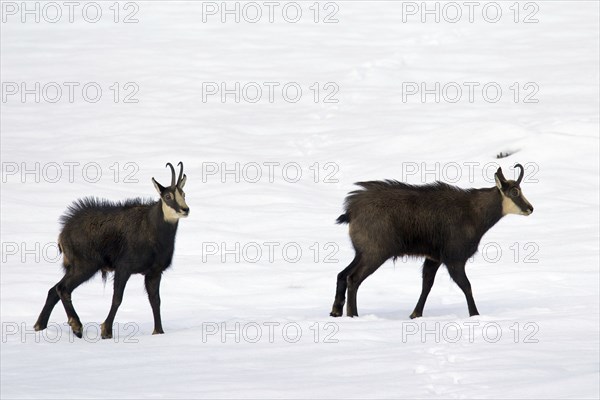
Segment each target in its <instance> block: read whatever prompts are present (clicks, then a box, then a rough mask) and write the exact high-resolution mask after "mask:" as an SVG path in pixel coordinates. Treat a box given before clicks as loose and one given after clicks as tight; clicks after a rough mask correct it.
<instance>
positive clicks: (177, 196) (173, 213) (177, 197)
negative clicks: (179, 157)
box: [152, 162, 190, 222]
mask: <svg viewBox="0 0 600 400" xmlns="http://www.w3.org/2000/svg"><path fill="white" fill-rule="evenodd" d="M177 166H179V167H180V169H179V178H178V179H177V182H175V168H174V167H173V164H171V163H167V165H166V167H170V168H171V186H167V187H164V186H162V185H161V184H160V183H158V182H156V180H155V179H154V178H152V183H153V184H154V187H155V188H156V191H157V192H158V194H159V195H160V200H161V202H162V210H163V214H164V217H165V221H167V222H177V220H178V219H179V218H185V217H187V216H188V214H189V213H190V208H189V207H188V205H187V204H186V202H185V193H184V192H183V186H184V185H185V181H186V179H187V176H185V174H184V173H183V163H182V162H179V164H177Z"/></svg>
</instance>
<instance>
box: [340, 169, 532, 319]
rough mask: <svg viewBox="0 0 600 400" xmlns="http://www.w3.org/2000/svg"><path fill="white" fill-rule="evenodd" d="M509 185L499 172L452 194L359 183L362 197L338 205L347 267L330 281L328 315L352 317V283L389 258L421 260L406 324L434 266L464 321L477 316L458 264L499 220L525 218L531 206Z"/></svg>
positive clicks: (435, 187) (436, 187)
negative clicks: (455, 293)
mask: <svg viewBox="0 0 600 400" xmlns="http://www.w3.org/2000/svg"><path fill="white" fill-rule="evenodd" d="M516 167H518V168H520V169H521V173H520V174H519V178H518V179H517V180H516V181H513V180H506V179H505V178H504V175H503V174H502V169H501V168H498V171H497V172H496V174H495V179H496V186H494V187H492V188H485V189H460V188H457V187H455V186H450V185H447V184H445V183H441V182H436V183H433V184H430V185H424V186H413V185H408V184H405V183H401V182H397V181H372V182H359V183H357V185H358V186H361V187H362V188H363V189H362V190H356V191H353V192H351V193H350V194H349V195H348V197H347V198H346V204H345V208H346V212H345V214H342V215H341V216H340V217H339V218H338V219H337V222H338V223H340V224H342V223H349V224H350V228H349V231H350V239H351V240H352V245H353V246H354V250H355V252H356V254H355V257H354V260H352V262H351V263H350V265H348V267H346V269H344V270H343V271H342V272H340V273H339V274H338V276H337V290H336V294H335V301H334V303H333V309H332V310H331V314H330V315H331V316H333V317H339V316H341V315H342V313H343V307H344V302H345V300H346V299H345V295H346V290H347V291H348V304H347V306H346V314H347V315H348V316H349V317H355V316H358V310H357V308H356V292H357V291H358V288H359V286H360V284H361V283H362V282H363V281H364V280H365V279H366V278H367V277H368V276H369V275H371V274H372V273H373V272H375V271H376V270H377V268H379V267H380V266H381V265H382V264H383V263H384V262H385V261H386V260H388V259H390V258H392V257H400V256H403V255H409V256H424V257H425V262H424V264H423V287H422V291H421V296H420V298H419V301H418V302H417V306H416V307H415V310H414V311H413V313H412V314H411V315H410V317H411V318H416V317H420V316H421V315H422V314H423V307H424V306H425V300H427V295H428V294H429V291H430V290H431V287H432V286H433V281H434V278H435V274H436V272H437V270H438V268H439V267H440V265H441V264H445V265H446V267H447V268H448V272H449V273H450V276H451V277H452V279H453V280H454V282H456V284H457V285H458V286H459V287H460V288H461V290H462V291H463V292H464V294H465V296H466V298H467V304H468V306H469V314H470V315H471V316H473V315H479V313H478V311H477V307H475V301H474V300H473V294H472V292H471V284H470V283H469V279H468V278H467V275H466V273H465V263H466V262H467V260H468V259H469V257H471V256H472V255H473V254H475V252H476V251H477V246H478V245H479V241H480V240H481V237H482V236H483V235H484V234H485V233H486V232H487V231H488V230H489V229H490V228H491V227H492V226H494V224H496V222H498V221H499V220H500V218H502V217H503V216H504V215H506V214H521V215H529V214H531V213H532V212H533V206H532V205H531V204H530V203H529V202H528V201H527V199H526V198H525V197H524V196H523V193H522V192H521V187H520V186H519V185H520V183H521V180H522V179H523V174H524V169H523V166H522V165H520V164H517V165H515V168H516Z"/></svg>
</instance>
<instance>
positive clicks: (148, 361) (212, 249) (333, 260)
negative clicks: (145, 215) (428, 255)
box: [0, 1, 600, 399]
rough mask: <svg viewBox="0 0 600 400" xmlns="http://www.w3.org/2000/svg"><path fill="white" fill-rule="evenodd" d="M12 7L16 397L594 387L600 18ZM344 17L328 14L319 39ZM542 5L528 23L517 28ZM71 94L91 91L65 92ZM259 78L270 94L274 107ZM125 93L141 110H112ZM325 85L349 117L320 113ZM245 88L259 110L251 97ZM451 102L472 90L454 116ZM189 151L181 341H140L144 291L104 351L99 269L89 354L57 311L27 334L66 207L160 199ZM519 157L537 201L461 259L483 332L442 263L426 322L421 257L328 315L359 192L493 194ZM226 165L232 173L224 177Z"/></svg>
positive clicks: (544, 9) (363, 9)
mask: <svg viewBox="0 0 600 400" xmlns="http://www.w3.org/2000/svg"><path fill="white" fill-rule="evenodd" d="M7 4H13V5H16V7H21V4H22V3H20V2H15V3H11V2H3V3H2V7H3V9H2V10H3V18H5V19H6V20H4V19H3V22H2V24H1V36H2V40H1V53H2V57H1V61H0V67H1V72H2V82H3V88H2V89H3V91H2V95H3V96H6V98H4V97H3V100H2V103H1V107H2V113H1V132H2V134H1V157H2V193H1V194H2V196H1V221H2V226H1V235H2V267H1V309H0V311H1V321H2V343H1V350H2V351H1V366H2V367H1V378H2V385H1V396H2V398H56V399H64V398H140V397H152V398H191V397H194V398H195V397H205V398H308V397H316V398H598V397H599V396H600V389H599V357H600V354H599V276H598V275H599V273H598V266H599V250H598V249H599V236H600V235H599V233H600V232H599V207H598V205H599V174H598V171H599V115H598V113H599V111H598V110H599V108H600V104H599V92H598V88H599V79H598V69H599V68H598V67H599V56H598V48H599V35H598V32H599V26H598V13H599V6H598V3H597V2H589V1H572V2H567V1H552V2H537V3H535V2H529V3H527V4H533V5H534V6H537V8H538V9H537V11H536V9H535V7H534V6H531V5H526V2H521V3H519V10H520V14H519V22H518V23H515V22H514V21H513V17H514V13H513V9H511V8H510V7H511V6H513V2H499V3H495V4H499V6H500V7H501V9H502V11H503V14H502V18H501V20H500V21H499V22H497V23H491V22H487V21H486V20H485V19H484V18H483V17H482V14H481V8H483V5H485V4H487V3H485V2H482V3H481V8H477V9H476V12H475V14H474V21H473V22H472V23H471V22H469V21H468V19H467V11H468V9H467V8H466V6H465V5H464V4H463V3H461V2H458V3H455V4H458V5H459V6H461V7H462V11H463V17H462V19H461V20H460V21H458V22H456V23H451V22H448V21H447V19H448V18H452V16H453V15H454V14H448V15H445V18H444V15H442V18H441V19H440V22H439V23H436V22H435V21H434V20H433V17H432V16H428V17H427V18H428V19H426V22H425V23H422V22H421V15H420V14H416V15H411V14H410V13H408V11H410V10H413V9H412V8H410V7H412V6H416V7H419V6H420V4H421V2H416V3H411V2H396V3H394V2H383V1H382V2H366V1H336V2H331V3H329V4H330V5H329V6H326V4H325V3H320V4H319V10H320V14H319V22H318V23H315V22H314V21H313V16H314V14H313V11H312V9H310V8H309V7H311V6H313V3H312V2H302V3H300V4H301V5H302V9H303V14H302V18H301V20H300V21H299V22H297V23H289V22H286V21H285V19H284V18H283V17H282V14H281V12H280V11H281V9H282V8H283V5H284V4H287V3H284V2H282V3H281V5H280V6H279V8H277V9H276V12H275V14H274V22H273V23H270V22H269V21H268V20H267V19H266V18H267V15H268V13H267V12H268V9H267V8H266V6H265V5H264V4H263V3H261V2H258V3H255V4H258V5H259V6H260V7H262V11H263V17H262V19H261V20H260V21H259V22H257V23H250V22H248V21H246V20H245V19H244V18H241V21H240V22H239V23H235V22H234V21H233V20H232V18H233V17H232V16H229V17H227V18H229V19H227V20H226V22H225V23H222V22H221V20H220V17H221V15H220V14H216V15H211V14H210V12H209V13H208V14H206V13H205V14H203V12H202V11H203V7H204V8H205V11H210V10H214V9H213V8H210V7H221V2H216V3H213V2H204V3H202V2H197V3H192V2H177V3H176V4H174V3H167V2H164V1H152V2H150V1H141V2H132V3H127V4H133V5H134V6H137V9H136V8H135V7H134V6H131V5H130V6H127V5H126V3H119V7H120V14H119V18H120V20H121V21H122V19H123V18H124V17H125V16H126V15H128V14H130V13H131V12H133V11H135V16H134V17H135V18H137V19H138V20H139V22H138V23H131V24H125V23H122V22H119V23H114V22H113V16H114V15H113V11H112V9H109V7H111V6H112V4H113V3H112V2H99V3H98V4H99V5H100V6H101V7H102V10H103V14H102V18H101V20H100V21H99V22H97V23H89V22H86V21H85V19H83V17H82V14H81V7H82V6H79V8H77V9H76V12H75V14H74V22H73V23H70V22H69V21H68V19H67V6H64V5H62V3H56V4H59V6H60V7H62V11H63V17H62V19H61V21H59V22H58V23H51V22H47V21H45V20H44V18H41V20H40V23H35V22H34V21H33V20H32V17H31V16H29V17H27V18H29V19H26V22H25V23H22V22H21V18H20V17H21V11H22V10H19V11H17V13H16V14H15V15H12V13H13V12H12V11H11V10H13V9H11V8H6V7H8V6H7ZM23 4H24V3H23ZM28 4H29V6H30V7H32V8H33V7H34V4H35V3H34V2H30V3H28ZM39 4H41V6H40V10H41V8H42V6H43V5H44V4H45V3H39ZM82 4H84V3H82ZM227 4H228V5H229V6H230V7H232V8H233V7H234V6H235V3H234V2H229V3H227ZM239 4H240V5H239V7H240V10H241V9H242V7H243V6H244V4H246V3H239ZM331 4H333V5H331ZM427 4H428V5H429V6H430V7H432V8H433V7H434V5H435V4H436V3H434V2H429V3H427ZM439 4H440V5H439V7H440V10H442V7H443V6H444V5H445V4H447V3H439ZM126 7H128V8H126ZM313 7H314V6H313ZM326 7H327V8H326ZM335 7H337V9H336V8H335ZM403 7H404V11H405V12H404V14H403ZM406 7H409V8H406ZM532 7H533V8H532ZM51 11H52V10H47V12H48V13H50V12H51ZM250 11H251V10H249V9H247V12H248V13H250ZM451 11H452V10H450V9H447V12H448V13H450V12H451ZM40 12H42V11H40ZM90 12H91V11H90ZM240 12H241V11H240ZM332 12H335V15H334V18H337V19H338V22H337V23H323V19H324V18H325V16H326V15H329V14H330V13H332ZM440 12H441V11H440ZM490 12H491V11H490ZM532 12H534V16H533V17H532V18H537V19H538V20H539V21H538V22H537V23H524V22H523V18H525V16H527V15H529V14H530V13H532ZM290 13H291V14H290V15H293V13H292V11H290ZM53 15H54V14H48V15H45V16H46V17H48V18H53ZM253 15H254V14H251V15H250V14H248V15H246V17H248V16H250V18H252V16H253ZM490 15H491V14H490ZM43 16H44V15H42V17H43ZM203 18H205V19H206V22H203ZM403 18H405V19H406V22H403ZM11 82H12V83H16V85H17V86H16V87H17V88H19V90H20V84H21V83H22V82H25V83H26V85H27V86H26V88H27V89H32V88H33V89H34V88H35V82H40V92H42V89H41V88H42V87H43V86H44V85H45V84H47V83H49V82H57V84H58V85H59V86H60V87H61V88H62V91H63V93H62V94H63V95H62V97H61V99H60V100H59V101H58V102H56V103H51V102H49V101H47V99H48V98H53V96H54V93H55V92H53V91H52V90H55V89H56V88H55V87H54V86H49V87H47V89H48V92H47V93H41V94H40V96H41V100H40V102H39V103H36V102H35V101H34V95H33V94H30V95H26V97H25V101H24V102H22V101H21V92H20V91H19V92H18V93H17V94H15V95H9V94H7V93H9V92H10V91H11V90H13V89H14V88H15V86H11V85H10V84H7V83H11ZM64 82H77V83H79V86H76V87H75V89H74V95H75V98H74V101H73V102H69V100H68V86H66V85H65V84H64ZM89 82H95V83H97V85H99V86H100V87H101V88H102V97H101V98H100V100H99V101H98V102H96V103H91V102H88V101H86V100H85V99H83V98H82V94H81V88H82V87H83V85H85V84H86V83H89ZM115 82H118V87H119V97H118V100H119V101H118V102H116V103H115V102H114V101H113V95H114V88H113V89H112V90H111V89H110V87H111V86H112V85H113V84H114V83H115ZM128 82H132V83H134V86H128V87H126V86H125V85H126V84H127V83H128ZM211 82H214V83H216V87H217V88H219V85H220V83H221V82H226V83H227V88H228V89H231V88H234V87H235V86H234V85H235V82H240V87H243V86H244V85H245V84H248V83H249V82H255V83H256V85H254V86H253V85H251V86H248V87H247V90H248V92H247V93H246V95H247V96H246V97H245V98H244V99H242V100H241V101H240V102H239V103H236V102H235V101H234V100H233V98H234V95H228V96H227V97H226V99H225V100H226V101H225V102H221V99H220V93H219V94H215V95H208V94H206V90H207V89H214V87H213V86H210V85H211ZM269 82H277V83H279V86H276V87H275V92H274V93H275V95H274V98H273V101H272V102H270V101H269V99H268V83H269ZM289 82H297V83H298V85H300V86H301V87H302V97H301V98H300V100H299V101H298V102H296V103H292V102H289V101H286V100H285V99H284V98H283V97H282V92H281V88H282V87H283V86H284V85H285V84H286V83H289ZM315 82H318V85H319V88H320V90H319V95H320V98H319V101H318V102H315V101H314V99H313V95H314V89H310V87H311V86H312V85H313V84H314V83H315ZM328 82H332V83H334V86H329V87H326V86H325V85H326V84H327V83H328ZM422 82H425V83H426V89H432V88H435V82H440V96H441V98H440V101H439V102H435V100H434V95H433V94H430V95H428V96H427V97H426V100H427V101H426V102H421V100H420V94H421V93H417V94H415V95H408V94H407V90H412V89H415V88H420V85H421V83H422ZM451 82H454V83H455V84H451V85H450V86H447V90H448V91H447V92H446V93H441V91H442V87H444V85H445V84H448V83H451ZM470 82H475V83H477V84H478V86H474V87H475V90H474V92H473V93H474V96H475V97H474V99H473V101H472V102H470V101H469V98H468V94H469V91H468V88H469V86H468V85H469V84H471V83H470ZM490 82H491V83H494V85H492V86H493V87H497V86H499V87H500V88H501V89H502V96H501V98H500V99H499V101H498V102H496V103H492V102H489V101H486V99H485V98H484V97H483V95H482V91H481V89H482V87H483V86H484V85H485V84H486V83H490ZM515 82H518V85H517V86H518V87H519V95H520V97H519V101H518V102H515V101H514V98H513V96H514V92H515V89H511V86H512V85H513V84H514V83H515ZM203 83H204V84H203ZM207 83H208V85H207ZM265 83H267V84H265ZM528 83H530V84H531V85H530V86H525V85H527V84H528ZM7 85H8V86H7ZM135 85H137V88H138V89H139V90H138V91H137V93H135V94H134V95H133V98H134V99H137V100H139V101H138V102H137V103H125V102H123V100H124V97H125V96H126V95H127V94H131V93H132V92H133V91H134V89H135V88H136V86H135ZM335 85H337V87H338V88H339V91H337V93H335V94H334V95H333V98H334V99H337V100H338V102H337V103H326V102H324V101H323V99H324V96H326V95H328V94H330V93H333V92H334V89H335V87H336V86H335ZM415 85H416V86H415ZM256 86H259V87H260V88H261V89H262V91H263V93H262V95H263V97H262V98H261V99H260V100H259V101H258V102H256V103H250V102H248V101H246V99H247V98H248V97H253V96H254V94H255V92H252V91H251V90H255V89H256ZM457 86H458V87H460V88H461V89H462V97H461V99H460V100H459V101H457V102H455V103H453V102H450V101H447V100H448V99H452V98H454V96H455V94H456V92H453V91H452V90H456V88H457ZM492 89H493V88H492ZM492 89H490V92H489V93H488V94H489V95H490V96H493V95H494V92H493V90H492ZM536 89H537V91H536ZM203 90H204V93H205V95H206V96H207V99H206V101H203V96H202V94H203ZM240 90H241V89H240ZM534 92H535V93H534ZM293 93H294V92H293V90H292V89H290V92H289V93H288V94H289V95H290V96H292V95H293ZM403 93H404V96H405V98H404V99H403ZM533 93H534V94H533ZM89 94H90V96H92V95H93V94H94V92H93V90H91V89H90V92H89ZM526 95H532V96H533V97H532V99H537V100H538V102H537V103H526V102H524V98H525V96H526ZM500 152H514V153H513V154H511V155H510V156H508V157H507V158H503V159H496V155H497V154H498V153H500ZM178 161H183V163H184V165H185V171H186V174H187V176H188V182H187V185H186V195H187V197H186V200H187V203H188V205H189V206H190V208H191V213H190V217H189V218H188V219H186V220H183V221H181V223H180V225H179V231H178V236H177V243H176V251H175V257H174V262H173V266H172V267H171V268H170V269H169V270H168V271H167V272H166V273H165V276H164V279H163V282H162V287H161V297H162V315H163V326H164V329H165V332H166V334H165V335H157V336H153V335H151V333H152V330H153V323H152V313H151V310H150V306H149V304H148V301H147V299H146V294H145V292H144V289H143V279H142V277H141V276H134V277H132V279H131V280H130V281H129V283H128V286H127V288H126V291H125V298H124V302H123V304H122V306H121V308H120V309H119V312H118V313H117V317H116V323H117V325H116V326H115V338H114V339H112V340H104V341H103V340H99V339H98V326H99V324H100V323H101V322H102V321H103V320H104V318H105V317H106V314H107V313H108V309H109V305H110V301H111V296H112V288H111V285H110V281H109V283H108V284H107V286H106V287H104V286H103V285H102V281H101V280H100V278H99V277H96V278H94V279H93V280H91V281H90V282H89V283H86V284H84V285H82V286H81V287H80V288H79V289H77V290H76V291H75V292H74V295H73V301H74V305H75V308H76V309H77V311H78V313H79V316H80V317H81V320H82V322H83V323H84V324H85V332H84V339H77V338H74V337H73V336H72V335H71V334H70V332H69V329H68V327H67V326H66V324H65V322H66V318H65V314H64V311H63V309H62V306H61V305H60V304H59V305H57V307H56V308H55V310H54V312H53V314H52V317H51V320H50V321H51V325H50V327H49V328H48V329H47V330H46V331H44V332H41V333H33V324H34V322H35V320H36V318H37V316H38V314H39V312H40V310H41V308H42V305H43V303H44V300H45V297H46V293H47V291H48V289H49V288H50V287H51V286H52V285H54V284H55V283H56V282H57V281H58V280H59V279H60V277H61V267H60V265H61V264H60V259H57V258H56V257H55V250H56V249H55V247H53V246H54V244H55V242H56V238H57V235H58V233H59V230H60V225H59V223H58V218H59V216H60V215H61V214H62V213H63V212H64V210H65V208H66V206H67V205H68V204H69V203H70V202H71V201H73V200H74V199H76V198H78V197H82V196H87V195H93V196H99V197H105V198H109V199H112V200H119V199H124V198H127V197H135V196H142V197H155V198H156V195H155V192H154V188H153V187H152V184H151V182H150V178H151V177H155V178H156V179H157V180H158V181H159V182H161V183H163V184H164V183H168V180H169V178H168V176H169V175H168V170H167V169H165V168H164V164H165V163H166V162H173V163H176V162H178ZM516 162H520V163H522V164H524V165H525V166H526V177H525V180H524V183H523V184H522V187H523V191H524V193H525V195H526V196H527V198H528V200H529V201H530V202H531V203H532V204H533V206H534V207H535V211H534V213H533V214H532V215H531V216H528V217H522V216H507V217H506V218H504V219H503V220H501V221H500V222H499V223H498V224H497V225H496V226H495V227H494V228H492V229H491V230H490V231H489V232H488V233H487V234H486V236H484V238H483V241H482V245H481V246H480V253H478V254H477V255H476V256H475V257H474V259H473V261H472V262H470V263H469V264H468V266H467V272H468V274H469V278H470V280H471V283H472V285H473V290H474V297H475V301H476V303H477V306H478V308H479V311H480V312H481V316H478V317H472V318H469V317H468V313H467V305H466V302H465V300H464V296H463V294H462V292H461V291H460V289H459V288H458V287H457V286H456V285H455V284H454V283H452V281H451V280H450V278H449V276H448V274H447V272H446V271H445V270H440V272H439V273H438V276H437V279H436V283H435V285H434V287H433V290H432V292H431V294H430V296H429V299H428V301H427V304H426V306H425V310H424V316H423V318H421V319H417V320H410V319H409V318H408V316H409V315H410V313H411V311H412V309H413V307H414V305H415V304H416V301H417V299H418V296H419V293H420V287H421V281H420V264H421V262H422V261H421V260H418V259H404V260H398V261H397V262H396V264H394V263H392V262H391V261H389V262H387V263H386V264H384V265H383V266H382V267H381V268H380V269H379V270H378V271H377V272H376V273H375V274H373V275H372V276H371V277H369V279H367V280H366V281H365V283H364V284H363V285H362V287H361V290H360V291H359V298H358V309H359V314H360V317H359V318H355V319H351V318H347V317H343V318H331V317H329V316H328V314H329V311H330V308H331V304H332V302H333V297H334V289H335V279H336V274H337V273H338V272H339V271H340V270H342V269H343V268H344V267H345V266H346V265H347V264H348V263H349V262H350V260H351V259H352V256H353V251H352V249H351V245H350V242H349V239H348V235H347V228H346V227H344V226H338V225H335V224H334V221H335V218H337V216H338V215H339V214H340V213H341V211H342V203H343V198H344V196H345V195H346V193H347V192H348V191H350V190H353V188H354V187H353V182H356V181H360V180H366V179H369V180H372V179H384V178H390V179H400V180H404V181H408V182H411V183H425V182H431V181H434V180H436V179H440V180H444V181H447V182H451V183H455V184H457V185H458V186H461V187H490V186H492V185H493V178H492V174H493V171H494V170H495V168H496V166H497V165H500V166H502V167H503V169H504V171H505V175H507V177H512V176H513V170H512V169H511V167H512V166H513V165H514V164H515V163H516ZM36 163H39V165H38V166H36ZM69 163H78V164H69ZM115 163H118V164H115ZM128 163H129V164H128ZM236 163H239V171H240V172H239V174H240V176H239V179H237V180H238V182H236V177H235V176H234V174H226V173H225V172H226V171H225V172H224V170H225V169H229V170H231V169H234V168H235V165H236ZM265 163H267V164H265ZM268 163H272V164H268ZM275 163H278V164H275ZM315 163H318V165H316V164H315ZM57 165H58V167H59V168H60V171H61V174H62V175H61V176H59V177H58V179H54V178H55V173H56V166H57ZM69 165H71V166H72V170H71V171H72V172H73V174H72V179H70V177H69ZM257 166H258V167H260V171H261V175H260V176H259V178H260V179H258V181H257V182H254V183H253V182H252V181H253V180H254V177H255V172H256V170H257ZM298 166H299V167H300V168H301V171H302V176H301V177H300V179H299V180H298V181H297V182H293V181H294V180H295V176H296V175H295V174H296V172H297V169H296V168H297V167H298ZM36 168H37V172H36ZM84 168H86V169H85V171H86V172H85V173H86V174H87V175H84ZM269 168H271V169H272V170H270V169H269ZM24 169H27V170H30V171H33V172H30V173H26V172H25V173H24ZM98 170H99V171H100V172H101V176H100V177H99V179H98V180H97V182H96V172H97V171H98ZM116 171H118V172H119V174H118V176H116V175H115V173H116ZM315 171H319V175H318V177H317V179H316V180H317V181H318V182H317V183H315ZM271 172H272V173H271ZM456 173H458V175H457V174H456ZM129 174H132V175H129ZM454 178H458V179H454ZM130 180H137V182H129V181H130ZM222 180H224V181H225V182H222ZM236 243H238V246H239V249H238V250H236ZM315 243H316V245H315ZM36 244H37V246H38V247H37V248H36ZM284 246H285V248H286V249H287V251H286V252H284V251H283V248H284ZM484 246H485V249H484ZM298 248H300V249H301V251H302V254H301V257H299V259H298V260H296V255H295V250H297V249H298ZM317 248H318V249H319V252H318V254H316V253H315V252H316V249H317ZM271 249H272V250H273V251H272V254H271ZM498 249H499V250H500V251H501V253H499V252H498ZM258 250H260V252H261V253H260V254H257V253H256V251H258ZM484 250H485V251H484ZM517 252H518V253H517ZM236 256H237V257H238V258H239V260H236ZM315 257H316V260H315ZM222 258H224V260H222ZM255 259H257V261H256V262H252V261H254V260H255ZM258 333H260V336H257V334H258ZM236 335H237V336H236Z"/></svg>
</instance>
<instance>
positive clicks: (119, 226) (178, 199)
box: [34, 162, 190, 339]
mask: <svg viewBox="0 0 600 400" xmlns="http://www.w3.org/2000/svg"><path fill="white" fill-rule="evenodd" d="M166 166H168V167H170V168H171V185H170V186H168V187H164V186H162V185H161V184H160V183H158V182H157V181H156V180H155V179H154V178H152V183H153V184H154V187H155V188H156V191H157V192H158V194H159V195H160V200H158V201H151V200H142V199H140V198H137V199H129V200H125V201H124V202H116V203H115V202H110V201H108V200H102V199H96V198H89V197H88V198H83V199H79V200H77V201H75V202H74V203H73V204H72V205H71V206H70V207H69V208H68V210H67V212H66V213H65V214H64V215H63V216H62V218H61V222H62V224H63V228H62V231H61V233H60V235H59V237H58V247H59V250H60V251H61V252H62V254H63V268H64V271H65V276H64V277H63V278H62V279H61V280H60V281H59V282H58V283H57V284H56V285H54V286H53V287H52V288H51V289H50V290H49V291H48V297H47V299H46V304H45V305H44V308H43V309H42V312H41V313H40V316H39V318H38V320H37V322H36V324H35V326H34V328H35V330H36V331H39V330H43V329H45V328H46V327H47V325H48V319H49V318H50V314H51V312H52V309H53V308H54V306H55V305H56V303H58V301H59V300H61V301H62V303H63V306H64V307H65V311H66V312H67V318H68V322H69V325H70V326H71V329H72V330H73V333H74V334H75V335H76V336H77V337H79V338H81V337H82V325H81V321H80V320H79V316H78V315H77V313H76V312H75V309H74V308H73V304H72V302H71V293H72V292H73V290H75V288H77V287H78V286H79V285H80V284H82V283H83V282H85V281H87V280H88V279H90V278H91V277H92V276H94V275H95V274H96V273H97V272H99V271H101V273H102V277H103V279H106V275H107V273H108V272H110V271H114V292H113V298H112V305H111V308H110V311H109V313H108V316H107V317H106V320H105V321H104V323H103V324H102V327H101V336H102V338H103V339H107V338H111V337H112V325H113V321H114V318H115V314H116V313H117V309H118V308H119V305H120V304H121V301H122V299H123V292H124V290H125V285H126V284H127V280H128V279H129V277H130V276H131V275H132V274H143V275H145V286H146V291H147V292H148V299H149V301H150V305H151V307H152V313H153V315H154V332H153V334H159V333H164V332H163V328H162V322H161V318H160V295H159V287H160V280H161V275H162V272H163V271H164V270H165V269H167V268H168V267H169V266H170V265H171V260H172V258H173V250H174V247H175V234H176V233H177V225H178V221H179V218H184V217H187V216H188V214H189V211H190V209H189V207H188V206H187V204H186V202H185V193H184V192H183V186H184V185H185V181H186V179H187V177H186V175H184V174H183V163H181V162H180V163H179V164H178V166H180V170H179V178H178V179H177V182H176V181H175V168H174V167H173V165H172V164H171V163H167V165H166Z"/></svg>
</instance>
